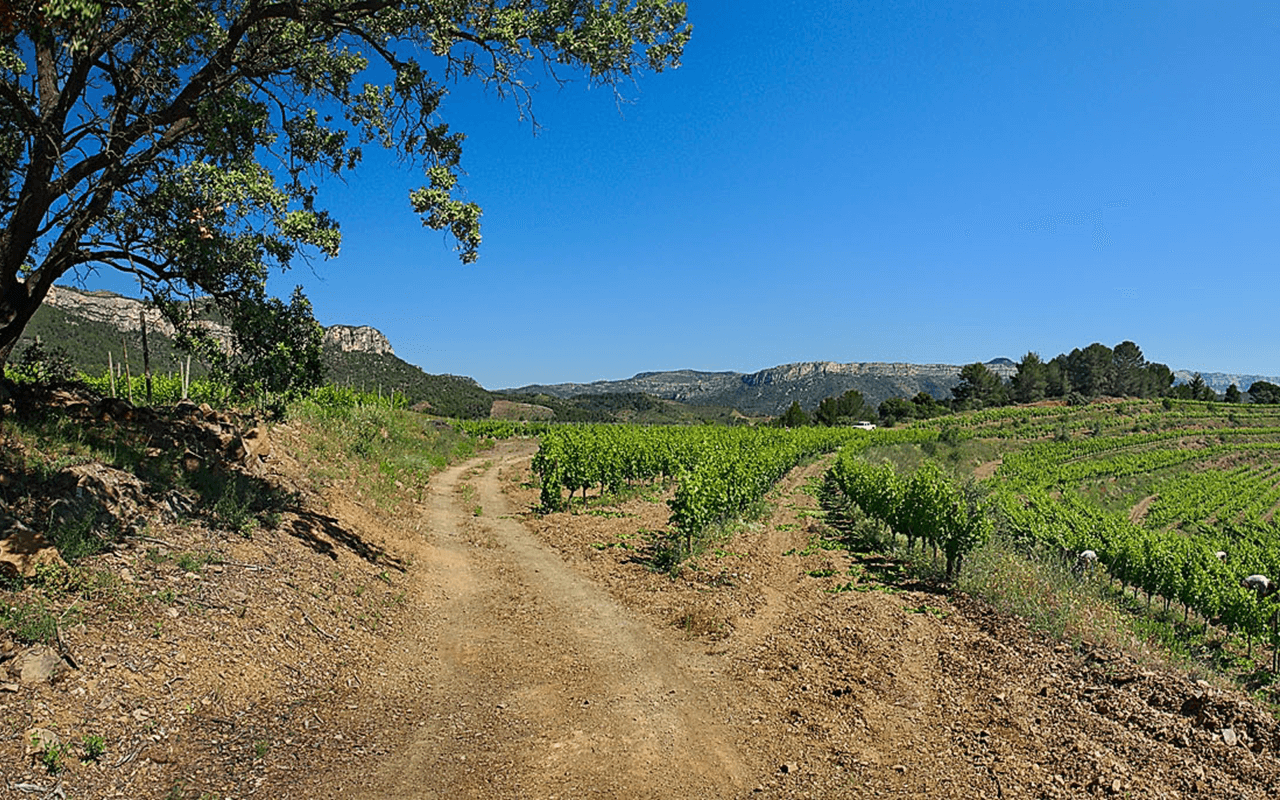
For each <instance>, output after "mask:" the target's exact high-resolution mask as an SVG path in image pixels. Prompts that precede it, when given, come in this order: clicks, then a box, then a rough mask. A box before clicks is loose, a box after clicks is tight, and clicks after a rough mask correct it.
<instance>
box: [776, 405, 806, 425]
mask: <svg viewBox="0 0 1280 800" xmlns="http://www.w3.org/2000/svg"><path fill="white" fill-rule="evenodd" d="M777 424H778V427H780V428H802V427H804V426H805V425H808V424H809V415H808V414H806V413H805V410H804V409H803V408H801V407H800V401H799V400H792V401H791V407H790V408H788V409H787V410H786V411H785V412H784V413H783V415H782V416H781V417H778V420H777Z"/></svg>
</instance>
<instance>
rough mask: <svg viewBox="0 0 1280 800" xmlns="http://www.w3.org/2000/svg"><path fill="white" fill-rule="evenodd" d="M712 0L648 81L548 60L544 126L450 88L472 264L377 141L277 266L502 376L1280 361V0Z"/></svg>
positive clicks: (320, 300) (495, 381) (514, 382)
mask: <svg viewBox="0 0 1280 800" xmlns="http://www.w3.org/2000/svg"><path fill="white" fill-rule="evenodd" d="M688 6H689V17H690V20H691V21H692V23H693V25H694V31H693V38H692V40H691V41H690V43H689V45H688V47H687V49H686V53H685V57H684V60H683V64H682V66H681V67H680V68H679V69H677V70H674V71H667V72H664V73H662V74H658V75H652V74H651V75H645V76H643V77H642V78H641V79H640V80H639V81H638V82H637V83H636V84H635V85H634V86H625V87H623V92H624V94H625V96H626V100H627V103H626V104H625V105H621V106H620V105H619V104H618V103H617V102H615V98H614V96H613V95H612V94H611V93H610V92H609V91H607V90H600V89H589V88H588V87H587V86H586V84H585V82H581V81H580V82H577V83H574V84H571V85H568V86H566V87H563V88H560V87H557V86H556V85H555V84H554V82H553V81H551V80H550V79H543V80H542V81H541V84H542V85H541V90H540V91H539V93H538V94H537V96H536V98H535V101H534V112H535V113H536V115H537V119H538V122H539V123H540V125H541V130H540V131H539V132H538V134H537V135H536V136H535V135H533V133H532V132H531V129H530V126H529V124H528V123H527V122H526V123H521V122H520V121H519V120H518V119H517V117H516V111H515V108H514V107H513V106H512V105H511V104H509V103H503V102H502V101H500V100H498V99H497V98H495V97H492V96H485V94H484V93H483V92H482V91H481V90H480V89H479V88H478V87H474V86H467V85H461V86H458V87H457V88H456V90H455V91H454V94H453V95H452V96H451V98H450V99H449V100H448V101H446V104H445V107H444V109H443V116H444V118H445V119H446V120H447V121H449V122H451V123H452V124H453V125H454V126H455V128H456V129H458V130H461V131H464V132H466V133H467V135H468V138H467V142H466V145H465V151H464V156H463V168H464V169H465V171H466V173H467V175H466V177H465V178H464V181H465V186H466V189H467V192H468V197H469V199H472V200H475V201H477V202H479V203H480V204H481V205H482V206H483V207H484V209H485V213H484V217H483V224H484V245H483V247H482V250H481V254H480V260H479V261H478V262H477V263H476V264H473V265H463V264H461V263H460V262H459V261H458V260H457V259H456V257H455V255H454V254H453V252H452V249H451V245H450V242H449V241H448V240H447V239H446V238H445V236H444V235H443V234H440V233H437V232H434V231H431V230H428V229H425V228H423V227H421V225H420V223H419V221H418V219H417V217H415V216H414V215H413V214H412V212H411V211H410V210H409V208H408V203H407V199H406V194H407V192H408V191H409V190H410V189H412V188H414V187H416V186H418V185H420V184H421V182H422V180H421V176H420V175H415V174H413V173H412V172H410V171H401V170H399V169H398V168H396V167H395V166H394V165H392V164H390V163H389V162H387V161H384V160H381V159H374V158H370V159H368V161H367V163H366V165H365V168H364V169H363V171H361V172H360V173H359V174H358V175H357V176H355V177H354V178H352V179H351V180H349V181H348V182H347V183H346V184H345V185H342V184H334V185H332V186H330V187H329V191H328V195H327V197H328V204H329V207H330V208H331V209H332V210H334V212H335V213H336V214H337V216H338V217H339V219H340V220H341V221H342V226H343V235H344V240H343V245H342V253H341V255H340V257H339V258H337V259H336V260H332V261H322V262H317V263H316V264H315V265H314V267H313V268H312V269H311V270H309V269H308V268H306V267H302V268H300V269H297V270H295V271H293V272H292V273H290V274H289V275H287V276H285V278H284V279H283V280H282V281H280V282H278V287H279V291H280V292H281V293H284V294H287V292H288V291H289V289H290V288H291V287H292V285H293V284H294V283H299V282H300V283H302V284H303V285H304V287H305V289H306V291H307V293H308V295H309V296H310V297H311V299H312V302H313V303H314V306H315V311H316V316H317V318H318V319H319V320H320V322H322V323H323V324H325V325H332V324H336V323H343V324H368V325H372V326H374V327H377V328H379V329H380V330H382V331H383V332H384V333H386V334H387V336H388V337H389V338H390V340H391V342H392V345H393V346H394V347H395V349H396V352H397V354H399V355H400V356H401V357H402V358H404V359H405V360H407V361H409V362H411V363H414V364H417V365H418V366H420V367H422V368H423V369H424V370H426V371H427V372H431V373H453V374H459V375H469V376H472V377H474V378H476V379H477V380H478V381H479V382H480V383H481V384H482V385H483V386H485V387H486V388H490V389H499V388H511V387H517V386H522V385H526V384H530V383H557V382H565V381H576V382H588V381H594V380H603V379H618V378H626V377H630V376H631V375H633V374H635V373H637V372H641V371H650V370H663V369H681V368H689V369H702V370H736V371H742V372H750V371H754V370H758V369H763V368H766V367H771V366H775V365H778V364H784V363H789V362H795V361H815V360H828V361H840V362H849V361H907V362H917V363H934V362H942V363H953V364H964V363H969V362H972V361H986V360H988V359H991V358H995V357H999V356H1005V357H1008V358H1012V359H1014V360H1018V359H1020V358H1021V356H1022V355H1023V354H1024V353H1026V352H1027V351H1028V350H1035V351H1037V352H1039V353H1040V354H1041V355H1042V356H1044V357H1045V358H1050V357H1052V356H1054V355H1056V354H1058V353H1060V352H1065V351H1069V350H1071V349H1072V348H1074V347H1084V346H1086V345H1088V344H1090V343H1091V342H1095V341H1097V342H1102V343H1103V344H1106V345H1108V346H1114V345H1115V344H1117V343H1118V342H1120V341H1123V340H1126V339H1131V340H1133V341H1135V342H1137V343H1138V344H1139V345H1140V346H1141V347H1142V348H1143V351H1144V353H1145V355H1146V356H1147V358H1148V359H1150V360H1153V361H1160V362H1163V363H1166V364H1168V365H1169V366H1170V367H1172V368H1174V369H1190V370H1202V371H1220V372H1240V373H1257V374H1265V375H1277V374H1280V349H1278V348H1277V347H1276V345H1277V317H1278V316H1280V315H1277V307H1278V301H1280V269H1277V267H1278V266H1280V264H1278V263H1277V261H1278V260H1280V259H1278V256H1280V87H1278V86H1277V83H1276V79H1277V76H1278V75H1280V3H1275V2H1255V3H1244V2H1225V1H1224V2H1219V1H1217V0H1214V1H1213V2H1210V0H1201V1H1200V2H1176V1H1171V0H1156V1H1153V2H1121V3H1117V2H1114V0H1103V1H1099V2H1092V1H1086V2H1079V1H1076V0H1073V1H1072V2H1066V1H1065V0H1062V1H1061V2H973V0H962V1H961V2H936V1H935V0H929V1H928V2H925V1H923V0H921V1H920V2H857V3H855V2H850V1H849V0H807V1H806V2H786V1H785V0H688ZM370 155H372V154H370Z"/></svg>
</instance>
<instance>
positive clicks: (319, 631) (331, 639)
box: [298, 608, 338, 641]
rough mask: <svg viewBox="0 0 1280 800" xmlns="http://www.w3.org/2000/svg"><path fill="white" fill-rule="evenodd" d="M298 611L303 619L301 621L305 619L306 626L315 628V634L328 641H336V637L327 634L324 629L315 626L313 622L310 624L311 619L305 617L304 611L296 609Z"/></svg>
mask: <svg viewBox="0 0 1280 800" xmlns="http://www.w3.org/2000/svg"><path fill="white" fill-rule="evenodd" d="M298 610H299V611H301V612H302V618H303V619H305V620H306V621H307V624H308V625H310V626H311V627H313V628H315V629H316V633H318V634H320V635H321V636H323V637H324V638H326V639H328V640H329V641H337V640H338V637H337V636H334V635H333V634H332V633H329V632H328V631H326V630H325V629H324V628H321V627H320V626H319V625H317V624H315V623H314V622H312V621H311V617H309V616H307V612H306V609H301V608H300V609H298Z"/></svg>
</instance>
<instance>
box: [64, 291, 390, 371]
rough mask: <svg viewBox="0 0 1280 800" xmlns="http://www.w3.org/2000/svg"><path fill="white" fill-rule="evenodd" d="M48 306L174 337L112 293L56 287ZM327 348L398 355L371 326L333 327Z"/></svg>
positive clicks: (140, 305) (152, 313) (137, 305)
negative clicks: (144, 325)
mask: <svg viewBox="0 0 1280 800" xmlns="http://www.w3.org/2000/svg"><path fill="white" fill-rule="evenodd" d="M45 302H46V303H48V304H49V305H52V306H54V307H56V308H59V309H61V310H63V311H65V312H67V313H69V314H73V315H75V316H78V317H84V318H85V319H88V320H92V321H93V322H100V323H104V324H107V325H111V326H112V327H114V328H117V329H119V330H122V331H136V330H138V329H140V328H141V327H142V323H141V319H142V318H145V319H146V321H147V330H148V332H150V333H153V334H159V335H161V336H169V337H172V336H173V326H172V325H170V324H169V322H168V321H167V320H166V319H165V318H164V317H163V316H162V315H161V314H160V312H159V311H156V310H155V309H154V308H151V307H150V306H148V305H147V304H146V303H144V302H142V301H141V300H135V299H134V298H132V297H125V296H123V295H119V294H115V293H113V292H82V291H80V290H78V289H72V288H69V287H66V286H55V287H53V288H52V289H50V290H49V296H48V298H47V299H46V301H45ZM207 324H208V325H209V326H210V328H212V329H213V331H214V333H215V335H217V336H218V337H219V338H221V339H224V340H226V339H228V338H229V336H228V335H227V333H226V327H225V326H221V325H218V324H217V323H213V322H211V323H207ZM324 344H325V345H326V346H330V347H336V348H337V349H339V350H342V351H343V352H364V353H375V354H378V355H382V354H387V355H395V351H393V350H392V349H391V342H389V341H387V337H386V336H384V335H382V333H381V332H380V331H379V330H377V329H376V328H371V327H369V326H368V325H360V326H353V325H334V326H332V327H329V328H326V329H325V332H324Z"/></svg>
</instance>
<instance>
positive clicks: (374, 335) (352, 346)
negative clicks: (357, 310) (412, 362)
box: [324, 325, 395, 355]
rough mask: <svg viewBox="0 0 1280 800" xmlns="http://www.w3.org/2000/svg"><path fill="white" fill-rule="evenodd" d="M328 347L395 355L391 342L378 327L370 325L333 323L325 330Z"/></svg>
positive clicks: (343, 350)
mask: <svg viewBox="0 0 1280 800" xmlns="http://www.w3.org/2000/svg"><path fill="white" fill-rule="evenodd" d="M324 344H325V346H326V347H336V348H338V349H339V350H341V351H342V352H344V353H351V352H357V353H376V354H378V355H395V351H394V350H392V349H391V342H389V341H387V337H386V336H383V335H382V332H381V331H379V330H378V329H377V328H370V327H369V326H368V325H359V326H352V325H332V326H330V327H328V328H325V330H324Z"/></svg>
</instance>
